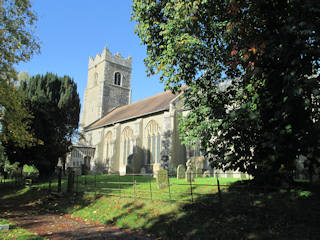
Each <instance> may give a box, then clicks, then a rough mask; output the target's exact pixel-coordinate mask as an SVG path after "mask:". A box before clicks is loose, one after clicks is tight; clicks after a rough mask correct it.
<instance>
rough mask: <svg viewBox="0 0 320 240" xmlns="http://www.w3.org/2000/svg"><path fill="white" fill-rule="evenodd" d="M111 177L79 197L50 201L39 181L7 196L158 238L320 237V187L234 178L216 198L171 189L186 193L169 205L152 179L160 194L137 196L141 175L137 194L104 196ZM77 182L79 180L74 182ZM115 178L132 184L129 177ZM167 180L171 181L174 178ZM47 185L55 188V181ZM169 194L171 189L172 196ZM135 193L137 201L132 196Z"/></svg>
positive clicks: (124, 189) (212, 191)
mask: <svg viewBox="0 0 320 240" xmlns="http://www.w3.org/2000/svg"><path fill="white" fill-rule="evenodd" d="M114 177H115V176H106V175H104V176H103V175H101V176H97V177H96V179H97V181H96V189H95V190H96V191H95V192H94V191H89V192H88V193H80V188H81V185H78V188H79V189H78V190H79V193H78V194H71V195H69V196H64V197H60V198H54V197H53V198H52V197H50V196H48V194H47V193H48V192H47V188H48V185H47V184H45V183H43V184H38V185H34V186H33V187H32V188H29V190H28V191H20V195H19V196H17V195H14V194H11V197H10V198H15V199H21V200H22V199H28V197H29V198H30V200H31V199H32V198H33V201H34V202H37V204H38V207H39V211H48V212H58V213H66V214H70V215H72V216H73V217H75V218H78V217H79V218H82V219H85V220H87V221H89V222H93V223H102V224H106V225H111V226H116V227H120V228H126V229H131V230H133V231H137V232H144V233H146V234H150V236H152V237H154V238H160V239H316V238H317V236H320V228H319V223H318V218H319V216H320V204H319V203H320V201H319V200H320V197H319V186H309V185H308V184H307V183H297V185H296V186H295V187H294V188H292V189H291V190H289V191H288V190H287V189H280V190H279V189H278V190H266V189H255V188H248V187H247V186H248V185H249V182H250V181H244V182H241V183H240V182H234V181H235V179H221V181H220V184H221V185H229V186H230V187H228V188H225V189H224V190H223V192H222V193H221V196H219V194H218V193H217V188H216V187H214V186H209V187H208V189H209V190H208V189H206V188H205V186H197V187H195V190H196V191H195V192H197V191H198V192H199V193H202V195H200V194H199V195H197V194H195V195H194V201H193V202H191V199H190V192H189V189H188V188H186V187H185V186H184V185H183V186H176V187H177V189H176V191H178V190H179V191H182V192H183V191H185V195H184V196H182V197H184V199H183V198H182V199H183V200H184V201H169V200H168V195H169V194H168V188H165V189H163V190H159V189H157V187H156V185H155V180H154V179H151V180H152V181H151V187H152V188H153V187H154V190H155V191H156V190H157V191H159V192H158V193H154V195H153V200H152V201H151V199H150V197H151V196H147V195H143V196H144V197H145V198H146V199H141V198H139V197H138V189H140V190H141V189H142V190H143V189H144V190H146V189H148V188H150V178H143V177H141V179H138V178H136V182H139V183H140V184H136V190H134V186H133V185H126V184H122V185H121V194H122V195H121V198H120V197H119V196H110V195H106V194H113V195H116V194H115V193H116V191H114V192H112V191H111V190H107V189H103V186H102V185H101V184H102V183H99V182H101V181H105V180H107V182H109V183H108V184H113V183H110V182H113V180H115V179H114ZM82 178H84V176H81V177H80V178H79V179H78V180H79V181H81V180H83V179H82ZM120 180H121V181H123V182H133V181H132V177H130V176H124V177H121V178H120ZM236 180H239V179H236ZM86 181H87V186H86V187H87V189H94V187H92V186H91V185H92V184H94V176H86ZM170 181H171V182H172V183H174V182H175V181H176V180H175V179H170ZM179 181H180V180H179ZM214 181H216V180H215V179H213V178H198V179H196V180H195V183H203V184H205V183H208V184H214ZM183 182H184V181H183ZM91 183H92V184H91ZM65 184H66V182H64V183H63V186H62V189H63V191H65V187H66V185H65ZM99 184H100V185H99ZM153 184H154V185H153ZM98 186H99V188H98ZM111 186H113V185H111ZM239 186H240V188H239ZM51 187H52V189H53V190H54V189H55V183H52V186H51ZM91 187H92V188H91ZM197 188H198V190H197ZM99 189H100V190H99ZM173 190H174V187H172V189H171V191H172V193H173ZM108 191H109V192H108ZM135 191H136V194H137V195H136V198H134V195H132V193H134V192H135ZM124 193H126V194H124ZM141 194H145V192H141ZM125 195H128V196H130V197H125ZM5 197H6V196H5ZM172 197H173V195H172ZM220 197H221V198H220ZM10 198H9V199H10ZM34 198H37V199H34ZM147 198H149V199H147Z"/></svg>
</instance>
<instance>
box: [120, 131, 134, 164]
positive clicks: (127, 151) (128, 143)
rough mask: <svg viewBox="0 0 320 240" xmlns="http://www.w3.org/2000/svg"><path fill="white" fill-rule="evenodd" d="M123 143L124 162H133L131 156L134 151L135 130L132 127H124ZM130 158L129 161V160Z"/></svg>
mask: <svg viewBox="0 0 320 240" xmlns="http://www.w3.org/2000/svg"><path fill="white" fill-rule="evenodd" d="M121 145H122V163H123V165H125V164H127V163H128V164H131V158H129V156H130V155H131V154H132V153H133V130H132V129H131V128H130V127H126V128H125V129H123V131H122V134H121ZM128 158H129V161H128V162H127V160H128Z"/></svg>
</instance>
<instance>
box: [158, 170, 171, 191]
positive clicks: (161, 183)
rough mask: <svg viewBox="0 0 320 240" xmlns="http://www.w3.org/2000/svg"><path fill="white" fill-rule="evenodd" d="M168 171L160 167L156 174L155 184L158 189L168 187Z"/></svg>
mask: <svg viewBox="0 0 320 240" xmlns="http://www.w3.org/2000/svg"><path fill="white" fill-rule="evenodd" d="M168 180H169V179H168V171H167V170H164V169H160V170H159V171H158V174H157V184H158V187H159V188H160V189H162V188H166V187H168Z"/></svg>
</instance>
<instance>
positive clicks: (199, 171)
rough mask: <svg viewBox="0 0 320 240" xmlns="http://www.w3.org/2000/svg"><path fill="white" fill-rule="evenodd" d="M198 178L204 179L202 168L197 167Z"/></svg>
mask: <svg viewBox="0 0 320 240" xmlns="http://www.w3.org/2000/svg"><path fill="white" fill-rule="evenodd" d="M196 177H197V178H198V177H202V168H200V167H197V168H196Z"/></svg>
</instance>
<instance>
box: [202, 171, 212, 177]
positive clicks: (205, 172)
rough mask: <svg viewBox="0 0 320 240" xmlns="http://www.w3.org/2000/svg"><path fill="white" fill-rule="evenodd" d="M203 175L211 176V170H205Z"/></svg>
mask: <svg viewBox="0 0 320 240" xmlns="http://www.w3.org/2000/svg"><path fill="white" fill-rule="evenodd" d="M202 176H203V177H210V171H209V170H206V171H204V173H203V175H202Z"/></svg>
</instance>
